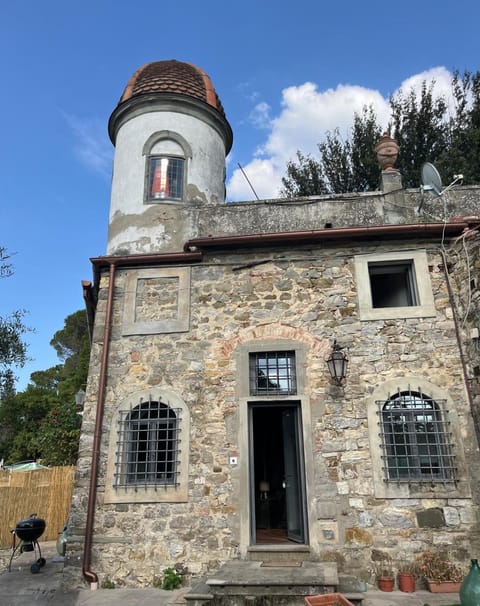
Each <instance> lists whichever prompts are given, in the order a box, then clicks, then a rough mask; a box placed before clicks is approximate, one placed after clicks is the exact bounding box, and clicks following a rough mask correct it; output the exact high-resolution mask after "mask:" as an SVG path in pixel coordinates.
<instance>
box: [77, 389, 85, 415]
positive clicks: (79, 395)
mask: <svg viewBox="0 0 480 606" xmlns="http://www.w3.org/2000/svg"><path fill="white" fill-rule="evenodd" d="M85 395H86V394H85V392H84V391H83V389H82V388H80V389H79V390H78V391H77V393H76V394H75V405H76V407H77V411H80V410H83V405H84V403H85Z"/></svg>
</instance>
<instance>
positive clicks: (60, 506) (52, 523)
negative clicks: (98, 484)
mask: <svg viewBox="0 0 480 606" xmlns="http://www.w3.org/2000/svg"><path fill="white" fill-rule="evenodd" d="M74 474H75V467H49V468H48V469H38V470H35V471H8V470H1V471H0V512H1V515H0V548H5V547H9V546H10V545H11V544H12V535H11V532H10V531H11V530H12V529H14V528H15V526H16V525H17V522H19V521H20V520H24V519H25V518H28V517H30V514H32V513H36V514H37V515H38V517H39V518H43V519H44V520H45V522H46V528H45V531H44V533H43V534H42V536H41V538H40V541H54V540H56V539H57V537H58V533H59V532H61V531H62V530H63V527H64V526H65V523H66V521H67V518H68V514H69V511H70V504H71V501H72V493H73V482H74Z"/></svg>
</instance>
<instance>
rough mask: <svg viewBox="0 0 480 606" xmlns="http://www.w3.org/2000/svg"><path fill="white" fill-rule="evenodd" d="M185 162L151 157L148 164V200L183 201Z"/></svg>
mask: <svg viewBox="0 0 480 606" xmlns="http://www.w3.org/2000/svg"><path fill="white" fill-rule="evenodd" d="M184 165H185V160H184V159H183V158H172V157H169V156H151V157H150V158H149V162H148V199H149V200H157V201H159V200H182V198H183V173H184Z"/></svg>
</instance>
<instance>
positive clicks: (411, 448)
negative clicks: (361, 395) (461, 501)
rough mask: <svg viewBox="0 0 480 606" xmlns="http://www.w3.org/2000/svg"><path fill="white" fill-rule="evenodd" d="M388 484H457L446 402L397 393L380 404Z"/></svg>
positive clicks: (419, 395) (415, 394) (414, 392)
mask: <svg viewBox="0 0 480 606" xmlns="http://www.w3.org/2000/svg"><path fill="white" fill-rule="evenodd" d="M377 406H378V411H377V414H378V415H379V419H380V421H379V425H380V428H381V434H380V435H381V441H382V450H383V455H382V460H383V470H384V474H385V481H386V482H443V483H445V482H455V481H456V476H457V468H456V466H455V456H454V453H453V445H452V443H451V433H450V431H449V426H450V423H449V421H448V420H447V416H448V410H447V409H446V400H436V401H434V400H433V399H431V398H429V397H428V396H426V395H424V394H422V392H421V391H420V389H419V390H418V391H411V390H408V391H400V390H399V391H398V393H396V394H394V395H392V396H391V397H390V398H389V400H387V401H386V402H385V400H379V401H377Z"/></svg>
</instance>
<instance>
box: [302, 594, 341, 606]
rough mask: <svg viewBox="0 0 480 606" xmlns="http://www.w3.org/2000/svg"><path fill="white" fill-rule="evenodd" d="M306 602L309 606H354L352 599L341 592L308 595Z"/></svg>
mask: <svg viewBox="0 0 480 606" xmlns="http://www.w3.org/2000/svg"><path fill="white" fill-rule="evenodd" d="M305 604H307V605H308V606H337V605H338V606H353V604H352V602H350V600H347V598H346V597H345V596H344V595H342V594H341V593H324V594H323V595H307V596H306V597H305Z"/></svg>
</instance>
